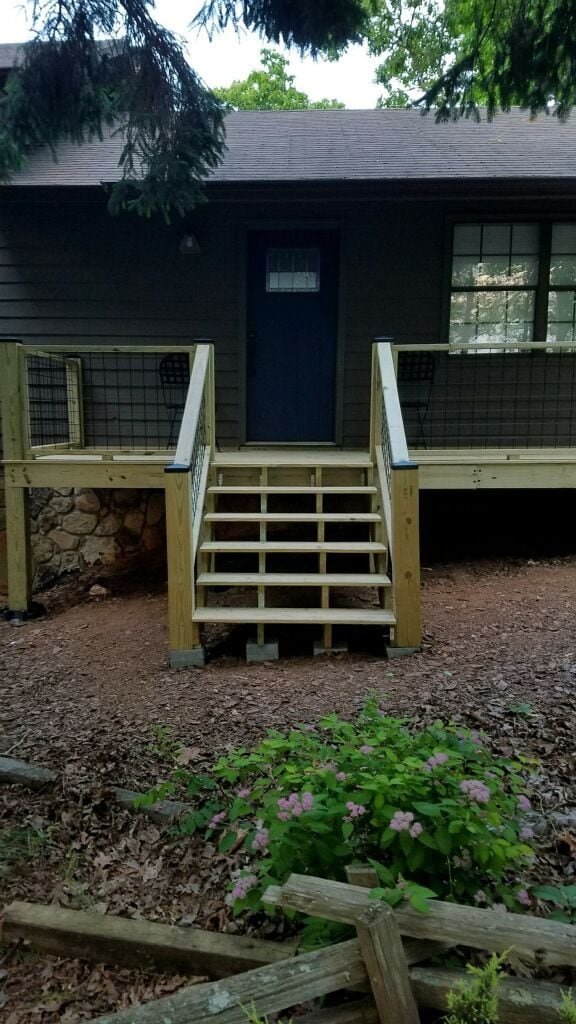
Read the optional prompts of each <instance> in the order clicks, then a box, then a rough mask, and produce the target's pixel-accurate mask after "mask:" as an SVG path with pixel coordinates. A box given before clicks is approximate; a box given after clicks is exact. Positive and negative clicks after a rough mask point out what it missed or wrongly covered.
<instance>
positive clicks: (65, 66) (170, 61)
mask: <svg viewBox="0 0 576 1024" xmlns="http://www.w3.org/2000/svg"><path fill="white" fill-rule="evenodd" d="M33 17H34V28H35V33H36V34H35V38H34V39H33V41H32V42H30V43H29V44H27V45H26V46H25V47H24V57H23V62H22V64H21V66H19V67H18V68H17V69H15V70H14V71H13V72H12V74H11V75H10V76H9V78H8V83H7V88H6V91H5V93H4V95H3V97H2V100H1V101H0V180H2V181H7V180H9V179H10V177H11V176H12V175H13V174H14V172H15V171H17V170H18V169H19V168H20V167H21V166H22V165H23V163H25V161H26V155H27V153H28V152H29V151H30V150H31V149H34V148H35V147H37V146H40V145H48V146H49V147H51V149H52V150H53V151H54V150H55V148H56V146H57V144H58V143H59V142H61V141H62V140H70V141H72V142H76V143H82V142H84V141H86V140H87V139H90V138H94V137H97V138H102V136H103V134H104V132H106V131H113V130H116V131H118V132H121V133H122V142H123V145H122V152H121V158H120V167H121V180H120V181H119V182H118V183H117V184H116V185H115V186H114V188H113V191H112V196H111V208H112V210H114V211H117V210H119V209H122V208H127V209H131V210H134V211H136V212H137V213H140V214H144V215H149V214H150V213H151V212H152V211H161V212H162V213H164V214H165V215H166V216H168V214H169V212H170V211H177V212H180V213H182V212H184V211H185V210H186V209H188V208H190V207H191V206H193V205H194V204H195V203H196V202H197V201H198V199H199V197H200V195H201V182H202V180H203V179H204V178H206V176H207V174H208V173H209V171H210V170H211V169H212V168H213V167H215V166H216V164H217V163H218V160H219V159H220V157H221V155H222V152H223V147H224V133H223V115H222V110H221V106H220V104H219V103H218V101H217V100H216V98H215V97H214V96H213V95H212V93H210V92H209V91H208V90H207V89H206V87H205V86H204V85H203V83H202V82H201V81H200V79H199V78H198V76H197V75H196V73H195V72H194V71H193V70H192V68H190V66H189V65H188V63H187V61H186V58H185V56H184V54H183V52H182V47H181V45H180V43H179V42H178V40H177V39H176V38H175V37H174V36H173V35H172V34H171V33H170V32H168V31H167V30H166V29H164V28H162V27H161V26H160V25H159V24H158V23H157V22H156V21H155V20H154V18H153V17H152V16H151V14H150V11H149V3H148V2H147V0H43V2H42V4H40V3H39V2H35V3H34V5H33ZM102 36H105V37H107V42H106V43H102V42H101V41H98V37H102Z"/></svg>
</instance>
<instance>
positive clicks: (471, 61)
mask: <svg viewBox="0 0 576 1024" xmlns="http://www.w3.org/2000/svg"><path fill="white" fill-rule="evenodd" d="M369 40H370V46H371V49H372V52H374V53H377V54H382V55H383V57H384V60H383V63H382V65H381V66H380V68H379V70H378V79H379V81H381V82H382V83H383V85H384V86H385V94H384V97H383V100H382V102H383V104H384V105H387V106H388V105H398V104H406V103H408V102H410V100H411V99H412V98H414V97H415V96H416V95H417V94H419V96H420V97H421V99H420V102H421V105H422V106H423V107H424V108H425V109H434V110H435V112H436V116H437V118H438V119H440V120H446V119H448V118H455V117H458V116H462V115H465V116H470V115H473V116H478V110H479V107H480V106H486V107H487V110H488V116H490V117H491V116H493V114H494V113H495V112H496V111H497V110H509V109H510V107H511V106H513V105H514V104H518V105H519V106H521V107H523V108H524V109H527V110H529V111H530V113H531V114H532V115H535V114H537V113H539V112H542V111H544V112H550V111H551V110H553V111H554V113H556V114H557V115H558V116H559V117H561V118H563V117H566V116H567V115H568V113H569V112H570V110H571V109H572V107H573V105H574V102H575V98H576V74H575V68H576V4H575V2H574V0H490V2H486V0H446V3H445V4H443V3H442V2H441V0H412V2H410V0H408V2H406V0H384V3H383V5H382V7H381V10H380V11H379V13H378V15H377V16H375V17H374V18H373V19H372V22H371V27H370V30H369Z"/></svg>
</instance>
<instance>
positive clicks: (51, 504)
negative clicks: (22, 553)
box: [30, 487, 166, 589]
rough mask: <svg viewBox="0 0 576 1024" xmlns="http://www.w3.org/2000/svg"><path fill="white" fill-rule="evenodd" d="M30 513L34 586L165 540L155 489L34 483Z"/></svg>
mask: <svg viewBox="0 0 576 1024" xmlns="http://www.w3.org/2000/svg"><path fill="white" fill-rule="evenodd" d="M30 518H31V531H32V555H33V559H34V568H35V576H34V588H35V589H42V587H46V586H49V585H50V584H51V583H53V582H54V581H55V580H56V579H57V578H58V576H60V575H61V574H62V573H65V572H72V571H75V570H76V571H78V570H82V569H86V568H88V567H91V566H94V565H98V564H100V565H111V564H112V563H114V562H117V561H118V562H120V561H126V560H127V559H128V558H134V557H136V556H137V555H138V554H139V553H143V552H151V551H156V550H158V549H160V548H162V547H163V546H164V545H165V543H166V521H165V504H164V491H161V490H148V491H144V490H128V489H127V488H126V489H119V490H90V489H88V488H72V487H60V488H58V489H57V490H52V489H51V488H35V489H33V490H32V491H31V495H30Z"/></svg>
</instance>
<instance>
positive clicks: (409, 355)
mask: <svg viewBox="0 0 576 1024" xmlns="http://www.w3.org/2000/svg"><path fill="white" fill-rule="evenodd" d="M435 369H436V353H435V352H422V351H421V350H418V351H416V352H406V351H404V352H399V353H398V392H399V395H400V405H401V406H402V410H403V411H405V410H413V411H414V412H415V413H416V420H417V423H418V440H419V441H421V442H422V447H423V448H427V447H428V446H427V444H426V435H425V433H424V419H425V417H426V413H427V412H428V409H429V406H430V399H431V397H432V385H433V383H434V372H435Z"/></svg>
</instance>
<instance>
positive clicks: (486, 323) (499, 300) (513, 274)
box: [449, 223, 539, 347]
mask: <svg viewBox="0 0 576 1024" xmlns="http://www.w3.org/2000/svg"><path fill="white" fill-rule="evenodd" d="M538 247H539V226H538V224H535V223H532V224H512V223H490V224H457V225H455V227H454V251H453V257H452V297H451V307H450V330H449V341H450V343H451V344H452V345H454V346H455V347H457V346H458V345H463V344H478V345H482V346H484V345H486V346H489V345H490V343H492V344H495V343H499V344H502V343H503V342H510V343H511V344H514V343H515V342H516V343H518V342H529V341H532V340H533V337H534V310H535V303H536V285H537V283H538V273H539V256H538Z"/></svg>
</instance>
